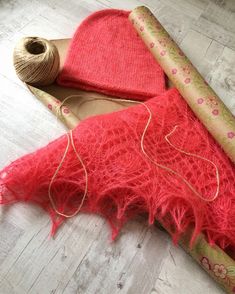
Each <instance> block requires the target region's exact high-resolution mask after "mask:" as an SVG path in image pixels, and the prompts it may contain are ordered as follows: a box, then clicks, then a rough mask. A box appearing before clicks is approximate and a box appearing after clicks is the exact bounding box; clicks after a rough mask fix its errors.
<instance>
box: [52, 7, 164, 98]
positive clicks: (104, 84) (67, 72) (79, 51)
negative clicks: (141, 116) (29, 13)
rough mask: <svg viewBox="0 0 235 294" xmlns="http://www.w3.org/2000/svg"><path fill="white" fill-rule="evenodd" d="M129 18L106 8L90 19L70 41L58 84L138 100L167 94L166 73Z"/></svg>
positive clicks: (125, 14)
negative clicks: (163, 93)
mask: <svg viewBox="0 0 235 294" xmlns="http://www.w3.org/2000/svg"><path fill="white" fill-rule="evenodd" d="M128 15H129V12H128V11H123V10H117V9H105V10H101V11H98V12H95V13H93V14H91V15H90V16H88V17H87V18H86V19H85V20H84V21H83V22H82V24H81V25H80V26H79V27H78V29H77V30H76V32H75V34H74V36H73V38H72V40H71V42H70V45H69V49H68V53H67V56H66V59H65V63H64V66H63V69H62V71H61V73H60V74H59V76H58V78H57V83H58V84H59V85H61V86H65V87H74V88H80V89H84V90H88V91H96V92H101V93H105V94H108V95H111V96H117V97H123V98H133V99H139V100H146V99H148V98H150V97H153V96H156V95H158V94H160V93H162V92H164V91H165V79H164V72H163V70H162V69H161V67H160V65H159V64H157V62H156V61H155V59H154V58H153V56H152V55H151V53H150V52H149V51H148V49H147V47H146V46H145V44H144V43H143V41H142V40H141V38H140V37H139V36H138V34H137V33H136V31H135V29H134V28H133V26H132V24H131V23H130V21H129V20H128Z"/></svg>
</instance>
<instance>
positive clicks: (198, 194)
mask: <svg viewBox="0 0 235 294" xmlns="http://www.w3.org/2000/svg"><path fill="white" fill-rule="evenodd" d="M75 97H76V98H78V97H79V98H82V97H83V95H82V94H77V95H70V96H68V97H66V98H65V99H64V100H63V101H62V103H61V105H60V106H59V107H58V111H57V113H58V115H62V114H61V108H62V107H63V105H64V104H65V102H66V101H68V100H69V99H71V98H75ZM96 100H103V101H111V102H115V103H118V104H121V105H123V104H122V103H132V104H140V105H143V106H144V107H145V108H146V110H147V111H148V113H149V117H148V120H147V123H146V125H145V128H144V130H143V133H142V136H141V140H140V146H141V150H142V152H143V154H144V155H145V156H146V158H148V159H149V160H150V161H151V162H152V163H153V164H154V165H155V166H157V167H159V168H162V169H164V170H166V171H168V172H170V173H172V174H173V175H176V176H178V177H179V178H180V179H181V180H182V181H183V182H184V183H185V184H186V185H187V186H188V187H189V188H190V190H191V191H192V192H193V193H194V194H195V195H197V196H198V197H199V198H200V199H202V200H204V201H206V202H212V201H214V200H215V199H216V198H217V197H218V195H219V189H220V178H219V170H218V167H217V166H216V164H215V163H214V162H212V161H210V160H209V159H207V158H204V157H202V156H200V155H196V154H193V153H189V152H186V151H184V150H181V149H179V148H177V147H176V146H175V145H174V144H172V143H171V142H170V141H169V139H168V138H169V137H170V136H171V135H172V134H173V133H174V132H175V130H176V128H177V127H178V126H177V125H176V126H175V127H174V128H173V130H172V131H171V132H170V133H169V134H167V135H166V136H165V140H166V142H167V143H168V144H169V145H170V146H172V147H173V148H174V149H175V150H177V151H179V152H181V153H183V154H185V155H188V156H193V157H197V158H200V159H202V160H205V161H207V162H209V163H211V164H212V165H213V167H214V168H215V172H216V182H217V188H216V193H215V195H214V196H213V197H212V198H211V199H208V198H205V197H204V196H203V195H201V194H200V193H199V192H198V191H197V190H196V189H195V188H194V187H193V186H192V185H191V184H190V183H189V182H188V181H187V180H186V179H185V178H184V177H183V176H182V175H181V174H179V173H177V172H176V171H174V170H173V169H171V168H169V167H167V166H164V165H162V164H160V163H157V162H156V161H155V160H153V159H152V158H151V157H150V156H149V155H148V154H147V152H146V151H145V147H144V139H145V135H146V132H147V130H148V127H149V125H150V122H151V120H152V112H151V110H150V108H149V107H148V106H147V105H146V104H145V103H144V102H140V101H135V100H128V99H116V98H108V97H105V96H104V97H97V96H94V95H90V99H88V100H85V101H81V102H80V103H79V105H78V106H81V105H82V104H84V103H87V102H91V101H96ZM67 138H68V143H67V146H66V149H65V151H64V154H63V157H62V159H61V161H60V163H59V166H58V167H57V169H56V171H55V173H54V175H53V177H52V179H51V182H50V184H49V189H48V194H49V199H50V201H51V204H52V207H53V209H54V210H55V211H56V213H57V214H59V215H61V216H64V217H67V218H69V217H73V216H75V215H76V214H77V213H78V212H79V211H80V209H81V207H82V205H83V203H84V201H85V198H86V196H87V191H88V172H87V169H86V166H85V164H84V162H83V160H82V159H81V157H80V155H79V154H78V152H77V150H76V147H75V144H74V140H73V131H72V130H70V131H69V134H68V133H67ZM70 144H71V145H72V147H73V150H74V152H75V154H76V156H77V158H78V160H79V161H80V163H81V165H82V167H83V170H84V174H85V181H86V184H85V191H84V195H83V197H82V201H81V203H80V205H79V207H78V208H77V210H76V211H75V212H74V213H73V214H71V215H67V214H64V213H61V212H59V211H58V210H57V208H56V205H55V203H54V200H53V197H52V195H51V186H52V184H53V182H54V180H55V178H56V176H57V174H58V172H59V170H60V168H61V166H62V164H63V162H64V160H65V157H66V155H67V153H68V149H69V147H70Z"/></svg>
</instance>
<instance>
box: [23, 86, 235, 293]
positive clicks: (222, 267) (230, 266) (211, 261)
mask: <svg viewBox="0 0 235 294" xmlns="http://www.w3.org/2000/svg"><path fill="white" fill-rule="evenodd" d="M28 88H29V89H30V91H31V92H32V93H33V94H34V95H35V96H36V97H37V98H38V100H39V101H41V102H42V103H43V104H44V105H45V106H46V107H47V108H48V110H50V111H51V112H52V113H53V114H55V115H56V116H58V112H57V109H58V107H60V105H61V102H60V101H59V100H58V99H57V98H55V97H54V96H52V95H50V94H48V93H47V92H46V91H43V89H41V90H40V89H38V88H35V87H32V86H29V85H28ZM65 109H68V108H67V107H66V108H65ZM68 110H69V111H68ZM68 110H66V111H65V113H64V115H63V118H60V119H61V121H62V122H63V123H64V124H65V126H67V127H68V128H69V129H73V128H75V127H76V126H77V125H78V124H79V121H80V120H79V119H78V117H77V116H76V115H75V114H74V113H72V111H71V110H70V109H68ZM62 113H63V112H62ZM190 236H191V233H190V232H188V233H186V234H185V235H184V237H182V238H181V240H180V244H181V246H182V247H183V248H184V249H185V251H187V252H188V253H189V254H190V255H191V256H192V257H193V258H194V259H195V260H196V261H197V262H198V263H199V264H200V265H201V266H202V267H203V268H204V269H205V270H206V271H207V272H208V273H209V274H210V275H211V276H212V277H213V278H214V279H215V280H216V281H217V282H218V283H219V284H220V285H221V286H222V287H223V288H224V289H225V290H226V291H227V292H228V293H234V291H235V261H234V260H233V259H232V258H231V257H229V256H228V255H227V254H226V253H225V252H224V251H223V250H222V249H220V248H219V247H218V246H215V245H214V246H210V245H209V244H208V243H207V241H206V239H205V237H204V236H203V234H201V235H200V236H199V237H198V238H197V239H196V240H195V243H194V245H193V247H192V248H190ZM220 271H221V274H220Z"/></svg>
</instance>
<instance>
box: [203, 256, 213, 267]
mask: <svg viewBox="0 0 235 294" xmlns="http://www.w3.org/2000/svg"><path fill="white" fill-rule="evenodd" d="M201 264H202V265H203V267H204V268H206V269H207V270H210V269H211V265H210V262H209V259H208V258H207V257H205V256H203V257H202V259H201Z"/></svg>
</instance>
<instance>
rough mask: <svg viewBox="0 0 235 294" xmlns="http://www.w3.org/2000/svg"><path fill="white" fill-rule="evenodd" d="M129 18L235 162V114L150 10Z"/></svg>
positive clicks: (133, 14) (190, 104)
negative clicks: (234, 115)
mask: <svg viewBox="0 0 235 294" xmlns="http://www.w3.org/2000/svg"><path fill="white" fill-rule="evenodd" d="M129 19H130V21H131V22H132V24H133V26H134V27H135V29H136V30H137V32H138V34H139V36H140V37H141V38H142V40H143V41H144V43H145V44H146V46H147V47H148V49H149V50H150V52H151V53H152V55H153V56H154V58H155V59H156V60H157V62H158V63H159V64H160V65H161V67H162V68H163V70H164V71H165V73H166V74H167V76H168V78H169V79H170V80H171V81H172V82H173V84H174V85H175V86H176V88H177V89H178V90H179V92H180V93H181V95H182V96H183V97H184V99H185V100H186V102H187V103H188V105H189V106H190V108H191V109H192V110H193V112H194V113H195V115H196V116H197V117H198V118H199V119H200V121H201V122H202V123H203V124H204V126H205V127H206V128H207V130H208V131H209V132H210V133H211V135H212V136H213V137H214V139H215V140H216V141H217V142H218V143H219V145H220V146H221V147H222V148H223V150H224V151H225V152H226V154H227V155H228V157H229V158H230V159H231V160H232V161H233V163H235V118H234V117H233V115H232V113H231V112H230V111H229V110H228V108H227V107H226V106H225V105H224V103H223V102H222V101H221V100H220V98H219V97H218V96H217V95H216V93H215V92H214V91H213V90H212V88H211V87H210V86H209V85H208V84H207V83H206V82H205V81H204V79H203V78H202V76H201V75H200V74H199V72H198V71H197V70H196V68H195V67H194V66H193V65H192V63H191V62H190V60H189V59H188V58H187V57H186V56H185V54H184V53H183V52H182V50H181V49H180V48H179V47H178V46H177V44H176V43H175V42H174V41H173V40H172V38H171V37H170V35H169V34H168V33H167V31H166V30H165V29H164V28H163V26H162V25H161V23H160V22H159V21H158V20H157V19H156V18H155V16H154V15H153V14H152V13H151V11H150V10H149V9H148V8H147V7H144V6H140V7H137V8H135V9H134V10H133V11H132V12H131V13H130V14H129ZM143 74H144V73H143Z"/></svg>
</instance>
